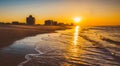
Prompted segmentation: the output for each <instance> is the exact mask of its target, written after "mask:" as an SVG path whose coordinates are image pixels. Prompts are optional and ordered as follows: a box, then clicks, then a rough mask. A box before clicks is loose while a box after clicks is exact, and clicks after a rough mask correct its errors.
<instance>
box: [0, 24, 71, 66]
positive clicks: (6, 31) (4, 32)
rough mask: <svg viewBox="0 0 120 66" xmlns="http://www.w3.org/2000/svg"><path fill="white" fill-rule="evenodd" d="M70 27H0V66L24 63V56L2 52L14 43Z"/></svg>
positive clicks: (13, 65)
mask: <svg viewBox="0 0 120 66" xmlns="http://www.w3.org/2000/svg"><path fill="white" fill-rule="evenodd" d="M67 28H70V27H62V26H27V25H0V66H17V65H18V64H19V63H20V62H22V61H24V60H25V58H24V56H25V55H26V54H17V53H11V52H7V53H6V52H2V51H1V50H2V48H5V47H8V46H10V45H11V44H13V42H14V41H16V40H19V39H23V38H25V37H28V36H34V35H37V34H43V33H51V32H55V30H64V29H67Z"/></svg>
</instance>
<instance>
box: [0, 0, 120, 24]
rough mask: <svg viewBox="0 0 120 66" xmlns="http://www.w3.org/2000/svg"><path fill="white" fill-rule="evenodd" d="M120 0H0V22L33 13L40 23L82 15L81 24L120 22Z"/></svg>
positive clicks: (23, 19) (67, 20)
mask: <svg viewBox="0 0 120 66" xmlns="http://www.w3.org/2000/svg"><path fill="white" fill-rule="evenodd" d="M119 3H120V1H119V0H30V1H28V0H21V1H16V0H11V1H10V0H0V21H1V22H12V21H19V22H25V21H26V17H27V16H29V15H30V14H31V15H33V16H34V17H35V18H36V23H37V24H43V23H44V20H47V19H52V20H56V21H58V22H64V23H71V22H74V21H73V18H74V17H76V16H78V17H82V21H81V23H80V24H81V25H120V4H119Z"/></svg>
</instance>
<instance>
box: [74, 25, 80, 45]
mask: <svg viewBox="0 0 120 66" xmlns="http://www.w3.org/2000/svg"><path fill="white" fill-rule="evenodd" d="M78 35H79V26H76V27H75V33H74V41H73V43H74V45H77V41H78Z"/></svg>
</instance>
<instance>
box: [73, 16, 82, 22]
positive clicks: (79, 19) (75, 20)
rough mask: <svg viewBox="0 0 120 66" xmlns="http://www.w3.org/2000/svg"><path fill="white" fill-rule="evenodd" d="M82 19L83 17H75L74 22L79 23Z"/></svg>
mask: <svg viewBox="0 0 120 66" xmlns="http://www.w3.org/2000/svg"><path fill="white" fill-rule="evenodd" d="M81 19H82V18H81V17H75V18H74V22H76V23H79V22H80V21H81Z"/></svg>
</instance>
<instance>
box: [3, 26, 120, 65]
mask: <svg viewBox="0 0 120 66" xmlns="http://www.w3.org/2000/svg"><path fill="white" fill-rule="evenodd" d="M11 48H12V49H13V50H9V49H11ZM16 49H17V50H16ZM3 51H9V52H10V51H13V53H14V52H15V53H17V52H18V54H19V53H25V54H26V55H25V59H26V60H25V61H23V62H21V63H19V64H18V66H120V27H118V26H114V27H105V26H104V27H87V28H83V27H80V26H76V27H75V28H73V29H68V30H63V31H57V33H48V34H40V35H36V36H33V37H27V38H24V39H22V40H18V41H16V42H15V43H14V44H13V45H12V46H11V47H10V48H6V49H4V50H3Z"/></svg>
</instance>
